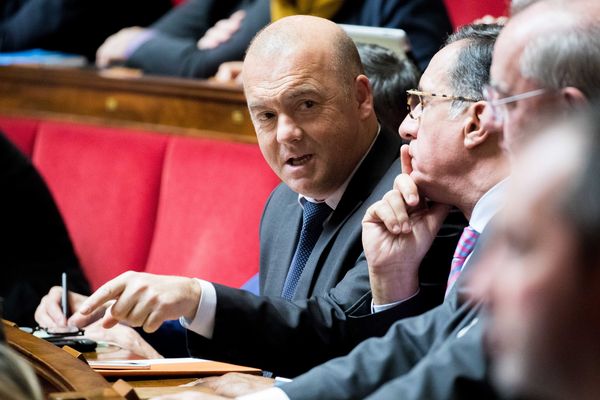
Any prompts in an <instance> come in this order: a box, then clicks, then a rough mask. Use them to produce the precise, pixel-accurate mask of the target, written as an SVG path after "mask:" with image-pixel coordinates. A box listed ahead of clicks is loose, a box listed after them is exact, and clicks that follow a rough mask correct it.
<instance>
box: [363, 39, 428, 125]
mask: <svg viewBox="0 0 600 400" xmlns="http://www.w3.org/2000/svg"><path fill="white" fill-rule="evenodd" d="M357 47H358V53H359V55H360V59H361V61H362V64H363V66H364V68H365V74H366V75H367V77H368V78H369V81H370V82H371V87H372V89H373V99H374V102H375V114H377V117H378V119H379V122H380V123H381V125H382V127H383V128H384V129H386V130H388V131H391V132H396V131H397V130H398V127H399V126H400V124H401V123H402V120H403V119H404V117H406V114H407V110H406V91H407V90H408V89H413V88H416V87H417V85H418V83H419V76H420V73H419V70H418V69H417V67H416V66H415V64H414V63H413V62H412V61H410V60H409V59H408V58H400V57H398V55H397V54H396V53H394V52H393V51H392V50H390V49H388V48H386V47H382V46H379V45H376V44H366V43H358V44H357Z"/></svg>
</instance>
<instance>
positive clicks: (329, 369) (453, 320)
mask: <svg viewBox="0 0 600 400" xmlns="http://www.w3.org/2000/svg"><path fill="white" fill-rule="evenodd" d="M473 256H475V254H473ZM469 265H472V264H469ZM467 267H468V266H467ZM465 298H468V288H466V287H465V286H464V275H463V276H461V278H459V281H458V282H457V284H456V285H455V287H454V288H453V289H452V290H451V292H450V294H449V295H448V298H447V299H446V300H445V301H444V303H443V304H441V305H440V306H438V307H436V308H434V309H433V310H431V311H429V312H427V313H425V314H423V315H420V316H417V317H413V318H409V319H404V320H402V321H398V322H396V323H395V324H393V325H392V327H391V328H390V330H389V331H388V333H387V334H386V335H385V336H384V337H382V338H374V339H369V340H366V341H364V342H363V343H361V344H360V345H359V346H357V347H356V348H355V349H354V350H353V351H352V352H351V353H350V354H349V355H348V356H346V357H340V358H337V359H335V360H331V361H330V362H328V363H325V364H323V365H321V366H319V367H316V368H314V369H312V370H311V371H309V372H308V373H306V374H304V375H302V376H300V377H298V378H297V379H295V380H294V381H293V382H291V383H286V384H284V385H282V386H281V388H282V389H283V390H284V391H285V392H286V394H287V395H288V396H289V397H290V399H292V400H296V399H325V398H326V399H366V398H369V399H403V400H411V399H414V400H420V399H428V400H441V399H493V398H496V395H495V393H494V392H493V390H492V389H491V387H490V386H489V385H488V384H487V382H488V379H487V375H486V374H487V360H486V357H485V353H484V351H483V329H482V326H483V325H484V323H483V322H482V321H481V316H480V306H479V305H478V304H474V303H472V302H469V301H463V299H465ZM384 313H388V314H394V313H398V310H394V309H392V310H388V311H384Z"/></svg>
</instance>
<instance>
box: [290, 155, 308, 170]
mask: <svg viewBox="0 0 600 400" xmlns="http://www.w3.org/2000/svg"><path fill="white" fill-rule="evenodd" d="M312 157H313V156H312V154H307V155H304V156H302V157H291V158H288V160H287V161H286V164H288V165H291V166H293V167H298V166H301V165H304V164H306V163H307V162H309V161H310V160H311V159H312Z"/></svg>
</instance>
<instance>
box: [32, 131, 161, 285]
mask: <svg viewBox="0 0 600 400" xmlns="http://www.w3.org/2000/svg"><path fill="white" fill-rule="evenodd" d="M166 142H167V137H165V136H163V135H152V134H144V133H140V132H130V133H129V132H128V133H127V134H124V133H123V132H119V131H118V130H117V129H115V128H111V127H97V126H90V125H78V124H71V123H57V122H44V123H42V124H41V125H40V129H39V133H38V138H37V142H36V148H35V152H34V157H33V159H34V164H36V166H37V167H38V169H39V170H40V172H41V173H42V175H43V176H44V178H45V179H46V182H47V183H48V186H49V187H50V190H51V191H52V193H53V195H54V198H55V199H56V202H57V204H58V207H59V209H60V211H61V213H62V215H63V217H64V219H65V222H66V225H67V228H68V230H69V232H70V234H71V237H72V240H73V243H74V245H75V249H76V251H77V254H78V255H79V257H80V261H81V264H82V266H83V268H84V271H85V273H86V276H87V277H88V279H89V281H90V284H91V286H92V288H93V289H96V288H98V287H99V286H100V285H101V284H103V283H104V282H106V281H107V280H109V279H111V278H113V277H115V276H116V275H118V274H120V273H121V272H124V271H125V270H127V269H134V270H143V269H144V266H145V264H146V260H147V257H148V252H149V247H150V243H151V239H152V235H153V231H154V223H155V219H156V209H157V203H158V193H159V190H160V177H161V170H162V164H163V160H164V153H165V148H166Z"/></svg>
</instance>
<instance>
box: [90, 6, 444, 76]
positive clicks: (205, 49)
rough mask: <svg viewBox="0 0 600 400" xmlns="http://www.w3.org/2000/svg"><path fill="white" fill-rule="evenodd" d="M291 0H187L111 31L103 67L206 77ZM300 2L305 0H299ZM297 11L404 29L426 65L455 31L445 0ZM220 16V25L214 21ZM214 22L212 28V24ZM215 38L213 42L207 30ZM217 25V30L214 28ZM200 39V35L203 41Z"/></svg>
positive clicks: (236, 55) (240, 51)
mask: <svg viewBox="0 0 600 400" xmlns="http://www.w3.org/2000/svg"><path fill="white" fill-rule="evenodd" d="M295 3H297V2H295V1H289V0H227V1H223V0H219V1H218V2H217V1H215V0H189V1H187V2H186V3H185V4H183V5H181V6H179V7H177V8H175V9H174V10H173V11H171V12H170V13H169V14H167V15H165V17H164V18H162V19H161V20H159V21H157V22H156V23H155V24H153V25H152V26H151V27H150V28H149V29H140V28H138V27H131V28H126V29H123V30H122V31H121V32H119V33H117V34H115V35H113V36H111V37H110V38H108V39H107V40H106V42H105V43H104V44H103V45H102V46H101V47H100V48H99V49H98V58H97V61H98V62H97V64H98V66H100V67H104V66H107V65H109V64H111V63H113V62H124V63H125V65H127V66H129V67H132V68H140V69H142V70H144V71H145V72H147V73H152V74H162V75H176V76H188V77H197V78H208V77H210V76H212V75H214V74H215V73H216V72H217V69H218V67H219V65H221V63H224V62H226V61H234V60H241V59H242V58H243V56H244V52H245V50H246V48H247V47H248V45H249V43H250V40H251V39H252V37H254V35H255V34H256V33H257V32H258V31H259V30H260V29H262V28H263V27H265V26H266V25H268V24H269V23H270V22H271V21H274V20H276V19H277V18H278V16H277V15H274V13H272V9H273V7H276V6H277V5H278V4H284V6H280V7H282V8H286V9H289V10H293V9H294V7H295V6H294V4H295ZM298 3H302V2H298ZM303 3H304V4H310V3H312V4H313V6H312V7H309V8H308V9H307V8H304V9H302V8H301V7H300V6H296V7H298V12H297V13H298V14H310V15H318V16H321V17H326V18H329V19H331V20H332V21H334V22H337V23H343V24H353V25H365V26H381V27H387V28H396V29H404V30H405V31H406V33H407V35H408V37H409V39H410V42H411V45H412V49H413V50H412V52H413V54H414V55H415V59H416V61H417V65H418V66H419V68H420V69H424V68H425V67H426V66H427V63H428V62H429V60H430V59H431V56H432V55H433V54H434V53H435V52H436V51H437V49H438V48H439V46H440V44H441V43H442V42H443V40H444V38H445V37H446V35H447V34H449V33H450V32H451V31H452V27H451V24H450V20H449V18H448V15H447V13H446V9H445V7H444V4H443V1H441V0H410V1H407V0H345V1H342V0H339V1H329V2H321V3H330V4H329V5H327V6H324V7H322V8H323V9H325V10H327V9H328V8H330V9H331V8H332V7H331V4H333V3H337V4H335V5H334V6H333V8H332V10H335V11H333V12H332V10H328V11H329V12H328V13H327V12H320V13H319V12H318V10H319V5H318V3H320V1H317V0H315V1H312V2H303ZM217 20H221V21H220V25H215V26H213V25H214V24H215V22H217ZM211 27H212V28H211ZM211 31H212V32H213V33H212V35H213V36H215V37H216V38H217V40H216V41H214V43H212V44H211V45H207V44H206V42H207V41H206V40H205V38H206V36H208V35H210V34H211ZM215 31H216V33H215ZM199 39H200V41H199Z"/></svg>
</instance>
